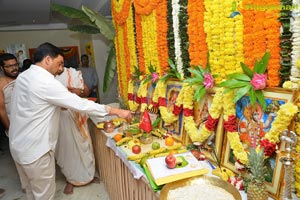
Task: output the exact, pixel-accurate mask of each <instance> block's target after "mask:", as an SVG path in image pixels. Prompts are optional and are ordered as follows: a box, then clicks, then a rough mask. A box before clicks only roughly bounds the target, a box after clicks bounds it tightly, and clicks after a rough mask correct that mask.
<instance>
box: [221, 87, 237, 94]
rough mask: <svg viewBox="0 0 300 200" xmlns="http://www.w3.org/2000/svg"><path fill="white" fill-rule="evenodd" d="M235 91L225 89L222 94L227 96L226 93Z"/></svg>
mask: <svg viewBox="0 0 300 200" xmlns="http://www.w3.org/2000/svg"><path fill="white" fill-rule="evenodd" d="M234 90H235V89H231V88H225V89H224V91H223V94H227V93H228V92H231V91H234Z"/></svg>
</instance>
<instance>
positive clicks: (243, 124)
mask: <svg viewBox="0 0 300 200" xmlns="http://www.w3.org/2000/svg"><path fill="white" fill-rule="evenodd" d="M264 96H265V102H266V105H267V108H266V110H265V111H263V109H262V107H261V106H260V104H259V103H256V104H255V105H251V104H250V100H249V97H248V96H244V97H242V98H241V99H240V100H239V101H238V102H237V103H236V116H237V125H238V133H239V137H240V141H241V142H242V144H243V146H244V149H245V151H248V150H249V148H250V147H254V148H255V147H256V146H258V145H259V142H260V140H261V139H262V138H263V137H264V135H265V134H266V133H267V132H268V131H269V130H270V128H271V127H272V123H273V121H274V119H275V118H276V113H277V112H278V110H279V107H280V105H282V104H285V103H287V102H292V101H293V92H292V91H289V90H283V89H266V90H264ZM225 135H226V134H225ZM223 148H224V149H223V156H222V165H223V166H224V167H227V168H229V169H231V170H232V171H234V172H236V173H238V171H237V169H236V168H235V162H236V158H235V156H234V155H233V152H232V149H231V147H230V145H229V142H228V140H227V137H224V147H223ZM284 148H285V144H284V143H281V144H279V146H278V149H279V150H284ZM267 168H268V176H267V177H266V186H267V190H268V192H269V195H270V196H272V197H275V199H276V198H277V197H278V196H279V191H280V183H281V180H282V178H283V175H282V173H281V172H282V170H283V166H282V163H281V162H280V161H279V156H278V155H277V154H276V153H275V152H274V153H273V155H272V156H270V157H269V158H268V159H267Z"/></svg>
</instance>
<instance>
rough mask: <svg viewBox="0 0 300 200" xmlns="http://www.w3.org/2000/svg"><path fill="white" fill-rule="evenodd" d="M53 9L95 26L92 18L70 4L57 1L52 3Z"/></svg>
mask: <svg viewBox="0 0 300 200" xmlns="http://www.w3.org/2000/svg"><path fill="white" fill-rule="evenodd" d="M51 10H52V11H56V12H58V13H60V14H62V15H64V16H66V17H69V18H70V19H79V20H80V21H81V22H83V23H85V24H89V25H91V26H95V25H94V24H93V23H92V22H91V20H90V18H89V17H88V16H87V15H86V14H85V13H84V12H83V11H82V10H79V9H76V8H72V7H69V6H64V5H60V4H56V3H52V4H51Z"/></svg>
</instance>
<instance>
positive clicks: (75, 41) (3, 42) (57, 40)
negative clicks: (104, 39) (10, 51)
mask: <svg viewBox="0 0 300 200" xmlns="http://www.w3.org/2000/svg"><path fill="white" fill-rule="evenodd" d="M79 38H80V37H79V34H77V33H75V32H71V31H69V30H42V31H15V32H0V50H6V48H7V46H8V45H9V44H19V43H21V44H25V46H26V48H27V49H29V48H36V47H38V46H39V45H40V44H42V43H44V42H50V43H52V44H54V45H56V46H78V47H79V45H80V42H79ZM79 53H80V52H79ZM26 54H27V56H28V51H27V52H26Z"/></svg>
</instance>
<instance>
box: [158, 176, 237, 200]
mask: <svg viewBox="0 0 300 200" xmlns="http://www.w3.org/2000/svg"><path fill="white" fill-rule="evenodd" d="M194 184H198V185H202V184H206V185H213V186H217V187H220V188H223V189H224V190H226V191H227V192H228V193H230V194H232V196H233V197H234V198H235V199H236V200H242V197H241V194H240V193H239V191H238V190H237V189H236V188H235V187H234V186H233V185H231V184H230V183H228V182H226V181H223V180H222V179H219V178H216V177H213V176H207V175H203V176H196V177H192V178H187V179H183V180H179V181H175V182H172V183H168V184H166V185H165V186H164V187H163V189H162V190H161V192H160V198H159V199H160V200H167V198H168V194H169V191H172V190H174V189H177V188H180V187H184V186H189V185H194ZM195 192H197V191H195Z"/></svg>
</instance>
